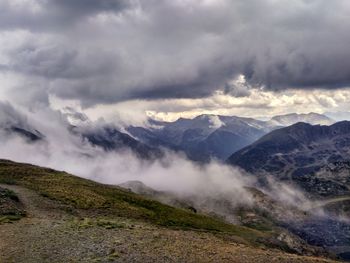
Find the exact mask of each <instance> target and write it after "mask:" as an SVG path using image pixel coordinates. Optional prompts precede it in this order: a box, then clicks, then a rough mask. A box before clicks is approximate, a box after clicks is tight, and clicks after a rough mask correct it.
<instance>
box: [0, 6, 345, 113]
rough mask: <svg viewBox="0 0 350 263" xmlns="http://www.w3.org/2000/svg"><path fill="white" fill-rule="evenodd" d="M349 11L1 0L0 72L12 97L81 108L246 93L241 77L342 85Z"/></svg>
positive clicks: (302, 85)
mask: <svg viewBox="0 0 350 263" xmlns="http://www.w3.org/2000/svg"><path fill="white" fill-rule="evenodd" d="M349 15H350V2H349V1H346V0H334V1H327V0H295V1H287V0H281V1H275V0H264V1H261V0H217V1H213V0H196V1H195V0H171V1H170V0H169V1H167V0H165V1H164V0H162V1H161V0H149V1H137V0H129V1H127V0H123V1H118V0H98V1H93V0H88V1H86V0H84V1H83V0H70V1H68V0H14V1H6V0H0V45H1V46H0V78H4V76H8V75H9V74H10V75H11V76H12V77H13V78H15V79H17V80H18V79H19V78H20V79H21V80H22V81H21V83H18V81H17V82H16V85H10V86H9V88H7V90H8V93H9V94H10V95H9V96H10V97H11V96H14V95H13V94H20V93H21V92H24V91H27V92H28V90H35V96H32V98H33V99H41V100H42V101H45V100H46V101H47V97H48V96H49V95H55V96H57V97H59V98H61V99H75V100H78V101H80V102H81V104H82V105H83V106H85V107H89V106H93V105H96V104H109V103H115V102H121V101H127V100H130V99H159V98H202V97H208V96H210V95H212V94H213V93H215V92H217V91H220V90H221V91H222V92H225V93H226V94H230V95H231V96H237V97H241V96H245V95H249V90H246V89H245V88H244V89H243V88H242V87H236V86H232V85H231V83H232V80H233V79H235V78H237V76H239V75H244V77H245V79H246V81H247V83H248V84H247V87H248V88H249V87H261V88H263V89H265V90H277V91H278V90H285V89H316V88H317V89H320V88H321V89H335V88H344V87H348V86H350V85H349V83H350V52H349V43H350V34H348V29H349V28H350V19H349ZM231 89H232V90H231ZM30 92H32V91H30ZM39 93H40V95H38V94H39ZM45 97H46V99H45ZM16 99H18V98H16Z"/></svg>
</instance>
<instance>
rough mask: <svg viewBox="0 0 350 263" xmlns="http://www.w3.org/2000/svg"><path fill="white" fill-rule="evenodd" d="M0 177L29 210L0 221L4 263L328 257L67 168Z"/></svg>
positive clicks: (16, 167) (17, 168) (6, 166)
mask: <svg viewBox="0 0 350 263" xmlns="http://www.w3.org/2000/svg"><path fill="white" fill-rule="evenodd" d="M0 182H1V183H2V185H1V187H2V188H7V189H9V190H11V191H12V193H14V194H15V196H17V197H18V200H19V201H20V202H21V203H22V205H23V207H24V209H25V210H26V211H27V216H26V217H25V218H23V219H21V220H19V221H17V222H14V223H12V224H8V223H4V224H0V261H4V262H38V261H40V262H69V261H73V262H99V261H100V262H107V261H109V262H267V261H272V262H331V260H327V259H324V258H316V257H307V256H296V255H291V254H287V253H285V252H282V251H281V249H282V250H284V249H285V244H288V242H289V241H290V240H289V239H284V238H283V237H281V236H279V238H277V237H278V236H277V237H275V234H276V233H275V232H274V231H271V230H269V231H267V230H257V229H254V228H248V227H243V226H236V225H232V224H227V223H224V222H222V221H220V220H219V219H215V218H211V217H208V216H204V215H201V214H196V213H194V212H191V211H186V210H183V209H178V208H173V207H170V206H166V205H162V204H161V203H158V202H156V201H152V200H150V199H147V198H144V197H141V196H138V195H135V194H132V193H130V192H128V191H125V190H122V189H121V188H118V187H112V186H107V185H101V184H97V183H94V182H92V181H88V180H84V179H80V178H77V177H74V176H71V175H68V174H66V173H64V172H58V171H54V170H51V169H45V168H40V167H36V166H32V165H26V164H17V163H13V162H9V161H1V162H0ZM184 230H187V231H184ZM273 247H275V248H273ZM276 248H279V250H278V249H276Z"/></svg>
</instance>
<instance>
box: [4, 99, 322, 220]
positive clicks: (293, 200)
mask: <svg viewBox="0 0 350 263" xmlns="http://www.w3.org/2000/svg"><path fill="white" fill-rule="evenodd" d="M0 108H1V109H2V114H1V115H0V127H4V124H6V125H9V124H13V125H17V126H20V127H23V128H25V129H28V130H29V131H35V130H38V131H40V133H42V134H43V135H44V138H43V139H42V140H41V141H39V142H28V140H26V139H24V138H22V137H20V136H18V135H16V134H12V133H9V132H8V131H6V130H4V129H2V130H1V132H0V140H1V142H2V147H0V158H2V159H10V160H13V161H17V162H26V163H31V164H36V165H40V166H45V167H50V168H53V169H56V170H60V171H66V172H68V173H71V174H74V175H77V176H80V177H83V178H88V179H91V180H94V181H96V182H100V183H105V184H111V185H119V184H122V183H125V182H128V181H140V182H143V183H144V184H145V185H146V186H148V187H151V188H152V189H154V190H157V191H162V192H167V193H169V194H171V195H172V196H173V197H174V198H176V199H179V200H187V201H188V202H189V204H192V205H193V206H195V207H197V208H202V209H203V210H206V211H208V212H215V213H216V214H219V215H221V216H224V217H226V219H227V220H229V221H235V219H234V217H233V216H232V215H233V210H232V209H234V208H235V207H237V206H242V205H244V206H250V205H252V204H253V203H254V200H253V198H252V194H251V192H250V191H249V190H247V187H256V186H257V184H256V177H254V176H251V175H248V174H246V173H245V172H243V171H241V170H239V169H238V168H235V167H231V166H228V165H225V164H223V163H219V162H217V161H214V160H213V161H211V162H210V163H208V164H205V165H199V164H197V163H194V162H192V161H190V160H188V159H186V157H185V156H184V155H181V154H178V153H174V152H170V151H165V154H164V156H163V157H162V158H158V159H156V160H144V159H139V158H138V157H136V155H135V154H134V153H133V152H132V151H131V150H128V149H123V150H119V151H111V152H106V151H104V150H102V148H98V147H94V146H92V145H91V144H90V143H89V142H87V141H86V140H83V139H82V137H80V136H79V135H77V134H75V133H73V132H71V127H72V126H71V124H70V123H69V122H68V120H67V115H66V114H63V113H61V112H59V111H54V110H52V109H50V108H47V107H44V108H40V109H37V110H36V111H27V112H24V109H21V108H18V107H13V106H12V105H10V104H9V103H0ZM103 123H104V122H103V120H101V121H99V122H98V123H92V122H89V124H88V125H89V127H90V128H91V125H92V126H93V125H102V124H103ZM81 128H84V125H82V126H81ZM260 190H262V191H264V192H265V193H268V194H269V196H271V197H272V198H274V199H276V200H278V201H280V202H281V203H283V204H284V205H286V206H288V205H292V206H297V207H298V208H299V209H304V210H309V209H310V207H312V202H310V201H309V200H308V199H307V198H306V197H305V195H304V193H303V192H302V191H300V190H298V189H296V188H295V187H294V186H291V185H287V184H283V183H281V182H276V181H274V180H273V179H272V178H269V179H268V185H267V187H266V188H264V189H261V188H260ZM319 210H320V211H321V209H319ZM320 211H318V212H317V213H320Z"/></svg>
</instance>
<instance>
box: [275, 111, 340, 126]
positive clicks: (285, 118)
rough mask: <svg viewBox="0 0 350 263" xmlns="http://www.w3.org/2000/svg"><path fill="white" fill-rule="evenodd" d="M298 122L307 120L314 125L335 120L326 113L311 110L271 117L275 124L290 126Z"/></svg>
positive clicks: (326, 123)
mask: <svg viewBox="0 0 350 263" xmlns="http://www.w3.org/2000/svg"><path fill="white" fill-rule="evenodd" d="M298 122H305V123H309V124H312V125H316V124H321V125H331V124H333V123H335V121H334V120H333V119H331V118H329V117H327V116H326V115H322V114H318V113H314V112H310V113H307V114H297V113H291V114H286V115H278V116H274V117H272V118H271V120H270V123H271V125H275V126H290V125H293V124H295V123H298Z"/></svg>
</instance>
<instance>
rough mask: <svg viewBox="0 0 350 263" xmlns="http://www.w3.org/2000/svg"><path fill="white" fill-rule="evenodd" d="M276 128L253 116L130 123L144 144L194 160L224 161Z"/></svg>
mask: <svg viewBox="0 0 350 263" xmlns="http://www.w3.org/2000/svg"><path fill="white" fill-rule="evenodd" d="M274 128H275V126H273V125H271V124H270V123H267V122H264V121H259V120H255V119H251V118H241V117H235V116H219V115H200V116H197V117H196V118H194V119H184V118H180V119H178V120H177V121H175V122H162V123H160V125H157V126H151V127H148V128H144V127H134V126H130V127H128V128H127V131H128V132H129V133H130V134H131V135H132V136H133V137H135V138H136V139H138V140H140V141H141V142H143V143H145V144H149V145H152V146H163V147H166V148H170V149H172V150H175V151H183V152H185V153H186V155H187V157H188V158H190V159H191V160H195V161H201V162H206V161H209V160H210V159H211V158H217V159H219V160H225V159H226V158H227V157H229V156H230V155H231V154H232V153H233V152H235V151H237V150H239V149H241V148H243V147H245V146H246V145H248V144H250V143H252V142H253V141H255V140H257V139H258V138H260V137H261V136H262V135H264V134H266V133H267V132H269V131H270V130H272V129H274Z"/></svg>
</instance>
